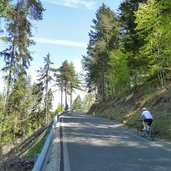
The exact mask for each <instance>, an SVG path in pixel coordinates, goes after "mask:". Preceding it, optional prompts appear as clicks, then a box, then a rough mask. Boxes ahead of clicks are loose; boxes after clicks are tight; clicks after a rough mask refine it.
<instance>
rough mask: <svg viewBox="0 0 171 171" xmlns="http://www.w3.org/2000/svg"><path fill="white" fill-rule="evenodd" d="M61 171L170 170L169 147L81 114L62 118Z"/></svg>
mask: <svg viewBox="0 0 171 171" xmlns="http://www.w3.org/2000/svg"><path fill="white" fill-rule="evenodd" d="M61 120H62V123H61V125H62V135H63V138H62V140H61V141H62V157H63V160H62V168H61V171H171V145H170V144H168V143H165V142H162V141H159V140H154V141H150V140H147V139H145V138H142V137H140V136H138V135H137V134H136V133H135V132H133V131H130V130H127V129H126V128H124V127H123V126H122V125H120V124H114V123H113V122H111V121H109V120H106V119H102V118H98V117H92V116H89V115H86V114H81V113H67V114H65V115H63V116H62V118H61Z"/></svg>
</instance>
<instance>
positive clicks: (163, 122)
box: [90, 86, 171, 141]
mask: <svg viewBox="0 0 171 171" xmlns="http://www.w3.org/2000/svg"><path fill="white" fill-rule="evenodd" d="M142 107H146V108H147V109H148V110H150V111H151V112H152V113H153V116H154V122H153V124H152V125H153V128H154V131H155V136H157V137H159V138H162V139H166V140H168V141H171V86H169V87H168V88H167V89H163V88H155V89H154V88H153V89H152V88H149V86H148V87H139V88H137V89H136V90H134V91H132V92H131V93H129V94H127V95H125V96H123V97H120V98H116V99H114V100H110V101H108V102H106V103H98V104H94V105H93V106H92V108H91V110H90V113H92V112H95V113H96V116H101V117H105V118H108V119H111V120H114V121H117V122H121V123H124V124H125V125H127V126H128V127H137V124H138V123H139V122H138V121H137V120H138V118H139V116H140V114H141V108H142Z"/></svg>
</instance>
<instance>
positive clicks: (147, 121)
mask: <svg viewBox="0 0 171 171" xmlns="http://www.w3.org/2000/svg"><path fill="white" fill-rule="evenodd" d="M140 119H143V130H146V126H145V125H148V126H150V125H151V124H152V122H153V115H152V113H151V112H150V111H148V110H147V109H146V108H145V107H143V108H142V113H141V116H140Z"/></svg>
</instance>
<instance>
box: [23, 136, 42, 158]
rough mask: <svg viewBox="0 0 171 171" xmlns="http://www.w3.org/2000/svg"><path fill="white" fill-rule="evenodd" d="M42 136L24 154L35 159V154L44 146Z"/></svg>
mask: <svg viewBox="0 0 171 171" xmlns="http://www.w3.org/2000/svg"><path fill="white" fill-rule="evenodd" d="M44 139H45V138H44V137H43V138H42V139H41V140H40V141H39V142H37V143H36V144H35V145H33V147H31V148H30V149H29V150H28V152H27V153H26V156H28V157H30V158H32V159H35V158H36V157H37V155H38V154H39V153H40V152H41V150H42V148H43V146H44Z"/></svg>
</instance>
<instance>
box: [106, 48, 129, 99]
mask: <svg viewBox="0 0 171 171" xmlns="http://www.w3.org/2000/svg"><path fill="white" fill-rule="evenodd" d="M127 58H128V54H126V53H125V52H122V51H121V50H120V49H118V50H116V51H114V52H111V53H110V61H109V66H110V70H109V72H108V74H107V80H108V82H109V86H108V88H109V95H110V96H112V95H113V94H115V95H120V94H121V93H123V92H126V91H127V90H129V89H130V87H131V85H130V83H131V82H130V72H129V68H128V64H127V62H128V61H127Z"/></svg>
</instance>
